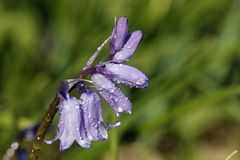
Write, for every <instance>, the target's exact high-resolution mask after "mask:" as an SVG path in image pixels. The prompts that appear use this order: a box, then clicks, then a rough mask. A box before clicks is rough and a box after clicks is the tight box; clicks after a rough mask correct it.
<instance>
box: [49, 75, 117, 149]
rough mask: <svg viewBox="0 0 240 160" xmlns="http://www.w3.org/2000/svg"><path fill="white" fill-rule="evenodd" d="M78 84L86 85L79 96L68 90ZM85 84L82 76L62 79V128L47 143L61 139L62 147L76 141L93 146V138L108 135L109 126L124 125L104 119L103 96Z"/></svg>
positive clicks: (60, 94)
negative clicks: (101, 97)
mask: <svg viewBox="0 0 240 160" xmlns="http://www.w3.org/2000/svg"><path fill="white" fill-rule="evenodd" d="M75 84H79V86H78V87H80V89H82V92H81V96H80V98H79V99H77V98H76V97H73V96H70V95H69V93H68V92H69V90H70V89H71V87H72V86H74V85H75ZM84 85H85V84H84V83H82V82H80V80H78V79H75V80H68V81H63V82H62V83H61V85H60V88H59V91H58V96H59V98H60V103H59V105H58V109H59V113H60V114H59V123H58V132H57V135H56V136H55V137H54V138H53V139H52V140H46V143H48V144H51V143H52V142H54V141H56V140H58V139H59V140H60V150H65V149H67V148H69V147H70V146H71V145H72V144H73V142H74V141H76V142H77V143H78V144H79V145H80V146H82V147H84V148H90V146H91V142H92V141H97V140H105V139H107V138H108V132H107V130H108V128H114V127H117V126H118V125H120V123H119V122H116V123H113V124H107V125H106V124H105V123H104V120H103V115H102V114H103V113H102V104H101V101H100V97H99V96H98V94H96V93H95V92H92V91H91V90H90V89H88V88H87V86H84Z"/></svg>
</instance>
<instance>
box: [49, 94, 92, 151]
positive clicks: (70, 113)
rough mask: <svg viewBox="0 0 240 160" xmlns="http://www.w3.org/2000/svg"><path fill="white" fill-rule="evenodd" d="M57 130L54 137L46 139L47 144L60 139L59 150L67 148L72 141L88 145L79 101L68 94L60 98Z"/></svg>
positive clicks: (87, 146) (86, 146) (88, 141)
mask: <svg viewBox="0 0 240 160" xmlns="http://www.w3.org/2000/svg"><path fill="white" fill-rule="evenodd" d="M58 108H59V112H60V116H59V123H58V132H57V135H56V136H55V138H53V139H52V140H49V141H46V142H47V143H48V144H51V143H52V142H54V141H56V140H57V139H60V142H61V144H60V150H65V149H67V148H69V147H70V146H71V145H72V144H73V142H74V141H77V143H78V144H79V145H80V146H82V147H84V148H89V147H90V144H91V142H90V140H89V139H88V138H87V135H86V129H85V126H84V121H83V118H82V116H81V110H80V101H79V100H77V99H76V98H75V97H70V96H68V97H67V98H66V99H64V100H61V102H60V104H59V106H58Z"/></svg>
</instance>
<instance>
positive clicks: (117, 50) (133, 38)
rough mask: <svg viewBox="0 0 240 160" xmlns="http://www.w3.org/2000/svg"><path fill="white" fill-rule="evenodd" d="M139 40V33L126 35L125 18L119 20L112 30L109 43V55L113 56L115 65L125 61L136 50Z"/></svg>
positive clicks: (140, 33)
mask: <svg viewBox="0 0 240 160" xmlns="http://www.w3.org/2000/svg"><path fill="white" fill-rule="evenodd" d="M141 39H142V32H141V31H134V32H132V33H131V34H130V35H128V22H127V18H126V17H121V18H119V19H118V20H117V22H116V24H115V27H114V29H113V33H112V39H111V41H110V53H111V54H114V56H113V57H112V61H113V62H115V63H122V62H124V61H127V60H128V59H129V58H130V57H131V56H132V55H133V53H134V52H135V50H136V49H137V47H138V45H139V43H140V41H141Z"/></svg>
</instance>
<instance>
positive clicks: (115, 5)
mask: <svg viewBox="0 0 240 160" xmlns="http://www.w3.org/2000/svg"><path fill="white" fill-rule="evenodd" d="M123 15H124V16H127V17H128V19H129V23H130V30H131V31H133V30H136V29H140V30H142V31H143V35H144V37H143V40H142V42H141V45H140V47H139V48H138V50H137V51H136V53H135V55H134V56H133V57H132V58H131V60H130V61H129V62H127V64H130V65H133V66H136V67H138V68H140V69H141V70H142V71H144V72H145V73H146V74H147V75H148V77H149V80H150V81H149V87H148V88H147V89H128V88H125V87H123V88H124V89H123V90H124V92H125V93H126V94H127V95H128V96H129V98H130V100H131V101H132V103H133V112H132V115H131V116H129V115H123V116H121V117H120V118H119V120H120V121H121V122H122V125H121V126H120V127H118V129H116V131H117V132H118V137H119V156H120V160H224V159H226V157H227V156H228V155H229V154H231V153H232V152H233V151H234V150H239V149H240V127H239V125H240V1H239V0H138V1H137V0H122V1H111V0H102V1H93V0H68V1H66V0H52V1H48V0H19V1H14V0H1V1H0V156H1V157H2V155H3V154H5V152H6V150H7V149H8V148H9V146H10V144H11V143H12V142H13V141H14V140H15V139H16V137H17V136H18V134H19V132H20V131H21V130H22V129H23V128H26V127H29V126H31V125H33V124H35V123H36V122H38V121H39V120H40V119H41V118H42V116H43V114H44V113H45V111H46V109H47V107H48V105H49V103H50V102H51V101H52V99H53V98H54V95H55V92H56V89H57V87H58V85H59V82H60V80H62V79H69V78H72V77H74V76H75V75H76V74H77V73H79V72H80V70H81V68H82V66H83V65H84V64H85V63H86V61H87V59H88V58H89V57H90V56H91V55H92V53H93V52H94V51H95V49H96V48H97V46H98V45H99V44H100V43H101V42H102V41H103V40H104V39H105V38H107V37H108V36H109V35H110V34H111V31H112V28H113V26H114V17H120V16H123ZM107 51H108V47H105V49H104V51H103V53H107ZM103 53H102V55H103ZM103 109H104V112H105V114H106V115H105V121H106V122H110V118H109V117H110V115H113V112H112V111H111V109H110V107H109V106H108V105H106V104H105V105H104V108H103ZM57 120H58V116H56V117H55V122H54V124H55V125H54V128H55V126H56V123H57ZM54 134H55V131H53V130H52V131H51V132H50V133H48V135H47V138H51V137H52V136H53V135H54ZM110 136H111V133H110ZM110 141H111V140H110V139H109V140H106V141H104V142H95V143H93V146H92V148H91V149H89V150H87V149H84V148H80V147H77V145H76V144H75V145H74V146H72V147H71V148H70V149H68V150H66V151H64V152H59V142H55V143H54V144H52V145H47V144H44V145H43V148H42V150H41V152H40V155H39V159H40V160H41V159H44V160H54V159H61V160H69V159H71V160H78V159H84V160H98V159H99V160H108V159H110V156H109V154H110ZM21 145H22V146H23V147H27V146H29V142H23V143H22V144H21ZM237 159H240V153H238V154H236V155H235V156H234V157H232V158H231V160H237Z"/></svg>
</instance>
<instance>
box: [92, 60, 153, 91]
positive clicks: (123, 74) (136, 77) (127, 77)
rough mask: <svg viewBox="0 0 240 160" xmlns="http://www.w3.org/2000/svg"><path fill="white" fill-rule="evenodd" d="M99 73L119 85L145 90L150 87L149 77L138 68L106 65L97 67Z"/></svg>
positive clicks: (113, 64) (112, 64)
mask: <svg viewBox="0 0 240 160" xmlns="http://www.w3.org/2000/svg"><path fill="white" fill-rule="evenodd" d="M97 71H98V72H99V73H102V74H104V75H106V76H107V77H108V78H110V79H111V80H113V81H116V82H117V83H122V84H124V85H126V86H130V87H135V88H145V87H147V86H148V82H147V81H148V78H147V76H146V75H145V74H144V73H143V72H141V71H140V70H138V69H137V68H134V67H131V66H128V65H124V64H115V63H104V64H103V65H100V66H98V67H97Z"/></svg>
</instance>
